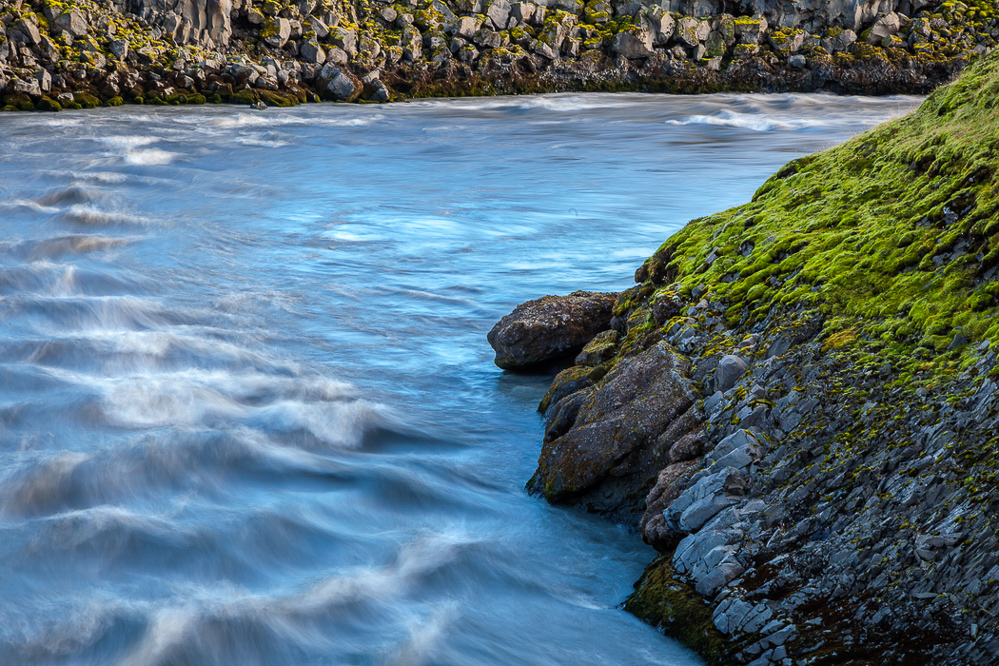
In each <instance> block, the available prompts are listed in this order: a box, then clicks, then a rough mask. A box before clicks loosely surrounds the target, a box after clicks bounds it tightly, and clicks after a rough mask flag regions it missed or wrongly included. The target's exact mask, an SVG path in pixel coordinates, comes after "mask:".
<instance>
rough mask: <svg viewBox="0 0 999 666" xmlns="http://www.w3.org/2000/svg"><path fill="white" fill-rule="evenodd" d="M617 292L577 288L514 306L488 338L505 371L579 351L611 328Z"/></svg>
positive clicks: (499, 363)
mask: <svg viewBox="0 0 999 666" xmlns="http://www.w3.org/2000/svg"><path fill="white" fill-rule="evenodd" d="M616 299H617V294H614V293H596V292H589V291H577V292H574V293H572V294H569V295H568V296H545V297H544V298H539V299H536V300H533V301H528V302H526V303H523V304H521V305H518V306H517V307H516V308H514V310H513V312H511V313H510V314H508V315H507V316H505V317H503V318H502V319H501V320H500V321H499V322H498V323H497V324H496V325H495V326H493V328H492V330H491V331H489V334H488V336H487V339H488V341H489V344H490V345H491V346H492V348H493V350H495V352H496V360H495V362H496V365H498V366H499V367H501V368H503V369H504V370H529V369H531V368H533V367H536V366H538V365H540V364H542V363H546V362H548V361H552V360H555V359H558V358H562V357H565V356H572V355H574V354H577V353H579V352H580V351H581V350H582V349H583V347H584V346H585V345H586V343H588V342H589V341H590V340H592V339H593V337H594V336H596V335H597V333H600V332H602V331H606V330H607V329H609V328H610V322H611V316H612V311H613V308H614V301H615V300H616Z"/></svg>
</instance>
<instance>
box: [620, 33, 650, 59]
mask: <svg viewBox="0 0 999 666" xmlns="http://www.w3.org/2000/svg"><path fill="white" fill-rule="evenodd" d="M652 37H653V36H652V33H651V32H650V31H647V30H641V29H637V30H623V31H621V32H619V33H617V37H615V38H614V53H616V54H618V55H621V56H624V57H625V58H647V57H649V56H650V55H652V53H653V51H652Z"/></svg>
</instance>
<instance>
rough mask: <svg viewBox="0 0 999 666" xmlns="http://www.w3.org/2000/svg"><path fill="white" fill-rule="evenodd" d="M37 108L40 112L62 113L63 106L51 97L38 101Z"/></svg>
mask: <svg viewBox="0 0 999 666" xmlns="http://www.w3.org/2000/svg"><path fill="white" fill-rule="evenodd" d="M35 108H36V109H38V110H39V111H61V110H62V105H61V104H59V102H57V101H55V100H54V99H52V98H51V97H42V98H41V99H40V100H38V104H36V105H35Z"/></svg>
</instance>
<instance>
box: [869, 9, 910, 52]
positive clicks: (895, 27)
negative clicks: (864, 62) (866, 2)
mask: <svg viewBox="0 0 999 666" xmlns="http://www.w3.org/2000/svg"><path fill="white" fill-rule="evenodd" d="M901 27H902V21H901V19H900V18H899V15H898V14H896V13H895V12H891V13H890V14H886V15H885V16H882V17H881V18H879V19H878V20H877V21H875V22H874V25H873V26H871V29H870V30H869V31H868V33H867V43H868V44H880V43H881V42H882V41H884V39H885V38H886V37H891V36H893V35H895V34H896V33H897V32H898V31H899V29H900V28H901Z"/></svg>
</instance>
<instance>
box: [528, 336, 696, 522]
mask: <svg viewBox="0 0 999 666" xmlns="http://www.w3.org/2000/svg"><path fill="white" fill-rule="evenodd" d="M687 366H688V362H687V361H686V359H684V358H683V357H682V356H680V355H679V354H677V353H676V352H675V351H674V350H673V349H672V347H670V346H669V345H668V344H666V343H663V342H661V343H658V344H656V345H655V346H653V347H651V348H650V349H648V350H646V351H644V352H642V353H641V354H639V355H637V356H634V357H631V358H628V359H625V360H623V361H621V362H620V363H618V365H617V366H616V367H615V368H614V369H613V370H611V371H610V372H609V373H608V374H607V376H606V377H604V379H603V380H601V381H600V383H599V384H598V385H597V386H595V387H591V388H589V389H585V390H584V391H583V392H581V393H577V394H573V395H571V396H569V397H567V398H565V399H564V400H562V401H561V402H560V403H559V404H558V406H557V407H558V409H557V410H556V413H554V414H552V415H551V419H550V420H549V424H548V426H547V428H546V434H545V440H546V441H545V443H544V445H543V446H542V450H541V457H540V459H539V461H538V471H537V472H536V473H535V475H534V478H533V479H532V480H531V483H530V486H531V488H532V489H533V490H537V491H540V492H542V493H543V494H544V496H545V497H546V498H547V499H548V500H549V501H585V502H586V504H587V507H588V508H590V509H591V510H593V511H597V512H600V513H613V514H616V515H621V514H622V513H628V512H633V511H635V510H639V511H640V510H641V509H642V508H643V507H642V506H641V500H639V499H635V498H636V493H637V497H642V496H643V495H644V494H645V492H644V490H642V488H643V486H645V484H646V483H648V484H650V485H651V479H654V478H655V475H656V473H657V472H658V470H659V469H662V468H663V467H664V466H665V464H666V450H662V447H659V446H657V440H658V438H659V436H660V435H661V434H662V433H663V432H664V431H665V430H666V429H667V428H668V427H669V426H670V424H671V423H672V422H673V421H674V420H675V419H677V417H679V416H680V415H682V414H684V412H686V411H687V410H688V409H689V408H690V407H691V406H692V405H693V404H694V401H695V400H696V399H697V394H696V392H695V390H694V388H693V386H692V385H691V384H690V382H689V380H688V379H687V378H686V372H687ZM577 396H581V397H583V398H584V399H583V400H582V402H581V403H580V401H579V400H575V398H577ZM572 410H575V414H572V413H571V412H572ZM570 420H571V426H569V422H570ZM567 426H568V427H567ZM611 477H613V478H611ZM605 482H606V483H605ZM608 484H609V486H608V488H600V486H601V485H608ZM605 490H606V492H605ZM639 491H641V492H639ZM584 495H585V498H584V497H583V496H584ZM629 498H630V499H629Z"/></svg>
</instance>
